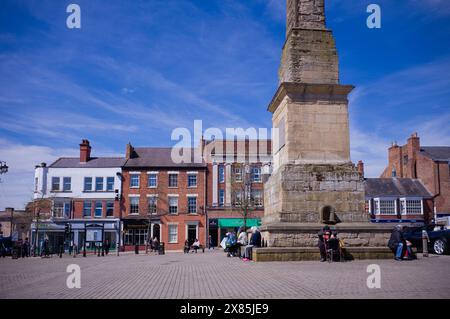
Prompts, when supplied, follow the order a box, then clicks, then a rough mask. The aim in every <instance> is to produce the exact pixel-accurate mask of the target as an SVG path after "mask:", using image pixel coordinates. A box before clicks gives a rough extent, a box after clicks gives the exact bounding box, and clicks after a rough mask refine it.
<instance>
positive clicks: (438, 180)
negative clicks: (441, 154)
mask: <svg viewBox="0 0 450 319" xmlns="http://www.w3.org/2000/svg"><path fill="white" fill-rule="evenodd" d="M435 163H436V164H437V167H436V169H435V173H436V171H437V186H438V191H437V193H436V195H434V196H433V207H434V222H435V223H436V218H437V209H436V204H435V199H436V197H438V196H440V195H441V174H440V170H439V162H438V161H436V162H435ZM435 180H436V179H435Z"/></svg>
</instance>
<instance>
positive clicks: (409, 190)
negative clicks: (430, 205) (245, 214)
mask: <svg viewBox="0 0 450 319" xmlns="http://www.w3.org/2000/svg"><path fill="white" fill-rule="evenodd" d="M364 186H365V191H366V196H367V197H383V196H408V197H414V196H417V197H432V194H431V193H430V192H429V191H428V190H427V189H426V188H425V186H424V185H423V184H422V182H421V181H420V180H418V179H412V178H366V179H365V181H364Z"/></svg>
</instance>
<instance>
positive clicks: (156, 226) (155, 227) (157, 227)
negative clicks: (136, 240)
mask: <svg viewBox="0 0 450 319" xmlns="http://www.w3.org/2000/svg"><path fill="white" fill-rule="evenodd" d="M154 237H156V238H157V239H158V242H159V243H160V242H161V227H160V225H159V224H153V238H154Z"/></svg>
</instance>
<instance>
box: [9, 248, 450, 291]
mask: <svg viewBox="0 0 450 319" xmlns="http://www.w3.org/2000/svg"><path fill="white" fill-rule="evenodd" d="M72 263H76V264H78V265H79V266H80V267H81V288H80V289H69V288H67V286H66V280H67V277H68V275H69V274H68V273H67V272H66V267H67V265H69V264H72ZM369 264H378V265H380V267H381V288H380V289H369V288H367V285H366V280H367V276H368V275H369V273H367V272H366V271H367V266H368V265H369ZM449 266H450V256H434V255H432V256H430V257H429V258H422V257H420V256H419V259H418V260H416V261H403V262H396V261H394V260H375V261H353V262H346V263H331V264H329V263H319V262H272V263H254V262H243V261H241V260H239V259H238V258H227V257H226V255H225V254H224V253H223V252H221V251H214V252H213V251H209V252H205V253H204V254H203V253H198V254H189V255H185V254H182V253H167V254H166V255H162V256H158V255H144V254H140V255H134V254H121V256H119V257H117V256H115V255H114V256H113V255H110V256H107V257H97V256H88V257H86V258H82V257H81V256H80V257H77V258H75V259H74V258H71V257H68V256H66V257H64V258H62V259H60V258H57V257H53V258H48V259H41V258H28V259H19V260H12V259H11V258H5V259H0V269H1V273H0V298H58V299H66V298H88V299H95V298H132V299H135V298H182V299H185V298H193V299H197V298H213V299H217V298H243V299H247V298H252V299H259V298H283V299H285V298H449V297H450V267H449Z"/></svg>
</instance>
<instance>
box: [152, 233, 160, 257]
mask: <svg viewBox="0 0 450 319" xmlns="http://www.w3.org/2000/svg"><path fill="white" fill-rule="evenodd" d="M152 247H153V250H154V251H155V252H156V253H158V251H159V240H158V238H157V237H156V236H155V237H153V240H152Z"/></svg>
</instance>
